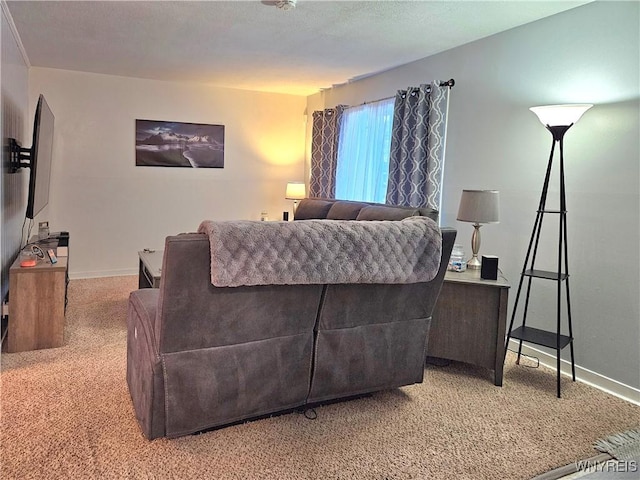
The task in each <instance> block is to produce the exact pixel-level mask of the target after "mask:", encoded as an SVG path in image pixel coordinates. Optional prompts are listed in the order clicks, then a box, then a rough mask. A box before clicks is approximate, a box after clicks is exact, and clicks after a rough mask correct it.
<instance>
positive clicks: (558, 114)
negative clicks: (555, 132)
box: [529, 103, 593, 127]
mask: <svg viewBox="0 0 640 480" xmlns="http://www.w3.org/2000/svg"><path fill="white" fill-rule="evenodd" d="M591 107H593V105H592V104H590V103H578V104H572V105H545V106H542V107H531V108H530V109H529V110H531V111H532V112H533V113H535V114H536V115H537V116H538V119H539V120H540V122H541V123H542V124H543V125H545V126H549V127H561V126H562V127H566V126H570V125H573V124H574V123H576V122H577V121H578V120H580V117H582V114H583V113H584V112H586V111H587V110H589V109H590V108H591Z"/></svg>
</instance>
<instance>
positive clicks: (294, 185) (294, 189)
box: [284, 182, 306, 217]
mask: <svg viewBox="0 0 640 480" xmlns="http://www.w3.org/2000/svg"><path fill="white" fill-rule="evenodd" d="M284 197H285V198H286V199H287V200H293V216H294V217H295V216H296V208H298V200H302V199H303V198H305V197H306V192H305V186H304V182H289V183H287V190H286V192H285V194H284Z"/></svg>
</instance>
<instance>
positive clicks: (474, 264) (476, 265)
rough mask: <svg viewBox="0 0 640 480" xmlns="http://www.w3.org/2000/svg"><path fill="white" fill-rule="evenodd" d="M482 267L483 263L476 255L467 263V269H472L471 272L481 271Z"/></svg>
mask: <svg viewBox="0 0 640 480" xmlns="http://www.w3.org/2000/svg"><path fill="white" fill-rule="evenodd" d="M481 267H482V261H480V259H479V258H478V257H477V256H476V255H474V256H473V257H471V258H470V259H469V261H468V262H467V268H470V269H471V270H480V268H481Z"/></svg>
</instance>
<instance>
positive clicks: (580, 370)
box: [509, 339, 640, 406]
mask: <svg viewBox="0 0 640 480" xmlns="http://www.w3.org/2000/svg"><path fill="white" fill-rule="evenodd" d="M518 345H519V342H518V341H517V340H514V339H510V340H509V348H510V349H512V350H515V351H518ZM522 353H523V354H525V355H529V356H531V357H536V358H538V359H539V360H540V363H541V364H542V365H544V366H545V367H548V368H550V369H552V370H554V371H555V370H556V357H555V355H550V354H548V353H547V352H543V351H542V350H540V349H537V348H535V347H531V346H529V345H527V344H525V343H523V344H522ZM560 373H561V374H562V375H566V376H569V377H571V362H570V361H568V360H565V359H561V360H560ZM576 381H579V382H582V383H586V384H587V385H590V386H592V387H595V388H597V389H599V390H602V391H604V392H607V393H609V394H611V395H613V396H615V397H618V398H621V399H623V400H626V401H627V402H631V403H633V404H635V405H638V406H640V390H639V389H637V388H635V387H632V386H630V385H625V384H624V383H621V382H619V381H617V380H614V379H612V378H609V377H605V376H604V375H602V374H600V373H596V372H594V371H592V370H589V369H588V368H584V367H581V366H579V365H576Z"/></svg>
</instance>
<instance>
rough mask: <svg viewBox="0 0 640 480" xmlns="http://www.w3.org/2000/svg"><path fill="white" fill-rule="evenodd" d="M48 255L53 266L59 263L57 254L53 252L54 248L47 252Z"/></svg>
mask: <svg viewBox="0 0 640 480" xmlns="http://www.w3.org/2000/svg"><path fill="white" fill-rule="evenodd" d="M47 255H49V260H51V264H54V263H58V257H56V254H55V252H54V251H53V248H50V249H49V250H47Z"/></svg>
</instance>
